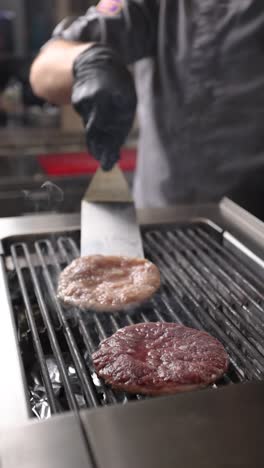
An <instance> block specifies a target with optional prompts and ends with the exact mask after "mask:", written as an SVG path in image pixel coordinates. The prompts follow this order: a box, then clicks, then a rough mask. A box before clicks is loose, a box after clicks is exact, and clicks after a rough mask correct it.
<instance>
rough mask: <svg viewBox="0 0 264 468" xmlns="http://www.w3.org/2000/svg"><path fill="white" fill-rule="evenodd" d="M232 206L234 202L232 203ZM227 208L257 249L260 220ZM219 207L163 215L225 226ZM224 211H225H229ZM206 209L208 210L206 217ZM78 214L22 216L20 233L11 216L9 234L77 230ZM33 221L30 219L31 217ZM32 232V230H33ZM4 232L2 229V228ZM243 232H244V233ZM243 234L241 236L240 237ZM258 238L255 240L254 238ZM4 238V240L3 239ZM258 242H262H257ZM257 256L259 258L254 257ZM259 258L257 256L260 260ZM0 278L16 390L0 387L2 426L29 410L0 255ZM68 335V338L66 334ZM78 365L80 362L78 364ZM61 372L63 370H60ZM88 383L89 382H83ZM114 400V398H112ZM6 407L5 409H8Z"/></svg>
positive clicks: (232, 230)
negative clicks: (248, 233) (23, 217)
mask: <svg viewBox="0 0 264 468" xmlns="http://www.w3.org/2000/svg"><path fill="white" fill-rule="evenodd" d="M232 205H233V204H232ZM231 207H232V208H233V210H231ZM220 208H221V210H222V212H223V205H222V207H220ZM227 208H228V210H229V211H230V214H231V219H232V218H233V219H234V213H235V214H236V219H235V221H236V226H235V227H232V223H230V220H229V225H230V228H229V236H230V235H232V234H234V235H236V234H237V225H238V227H239V229H240V226H239V219H241V225H243V223H245V218H246V220H247V222H248V226H250V227H251V228H252V227H253V232H251V236H250V239H251V241H252V244H254V243H255V242H256V240H257V241H258V242H257V247H258V248H260V244H261V243H262V242H263V245H264V235H263V233H264V229H263V225H262V224H261V223H259V222H258V221H256V220H255V219H254V218H253V217H251V216H250V215H248V214H246V217H245V213H244V211H243V210H242V211H241V210H240V208H238V209H237V210H236V207H235V206H231V205H230V204H229V203H227ZM221 210H219V207H218V206H215V207H214V210H213V207H210V209H208V208H203V209H201V210H199V209H198V210H197V209H195V210H194V212H193V215H191V212H192V210H190V211H189V210H185V215H184V209H183V211H182V212H181V210H179V216H177V209H175V210H173V213H169V215H168V214H167V215H166V216H165V218H166V217H167V222H169V218H170V222H171V223H175V222H177V218H178V220H180V221H184V220H185V221H186V222H188V221H190V220H191V221H192V220H194V219H206V222H207V223H208V224H210V223H216V224H218V225H220V226H221V229H222V226H224V227H225V228H226V225H227V224H228V223H226V219H227V214H226V213H225V216H223V218H221V216H220V215H219V212H220V211H221ZM228 210H227V211H228ZM206 212H208V216H206ZM51 219H52V220H53V221H54V224H53V227H52V230H51V229H50V228H49V225H48V224H47V221H48V220H51ZM77 219H78V218H77V217H75V218H72V217H67V219H66V218H58V217H57V216H55V217H51V218H50V217H46V216H43V217H41V222H40V223H38V222H37V221H38V219H36V218H34V220H33V221H34V222H35V225H34V229H30V226H29V224H28V221H29V220H26V219H24V220H23V222H22V223H21V228H22V229H21V231H22V232H19V224H20V223H19V220H18V219H16V220H15V219H14V220H13V223H12V226H11V232H10V235H11V236H12V237H13V236H16V235H17V236H19V235H21V234H22V235H24V234H28V235H29V234H33V235H34V233H35V234H36V233H43V234H44V233H49V232H50V231H52V232H61V233H62V234H63V232H64V231H74V230H76V229H78V222H77ZM150 219H151V221H152V223H151V222H149V223H147V224H148V225H151V224H153V225H155V224H159V223H160V215H159V217H158V218H157V217H156V218H155V217H153V216H152V215H150ZM31 221H32V219H31ZM142 221H144V220H142V219H141V223H142ZM250 230H251V231H252V229H249V231H250ZM32 231H33V233H32ZM4 232H5V230H4ZM244 235H245V232H244V231H243V236H244ZM243 236H242V237H243ZM6 237H9V236H8V235H7V236H5V238H6ZM256 238H257V239H256ZM2 240H4V239H2ZM233 240H235V241H237V237H230V238H229V242H230V245H232V242H233ZM259 241H261V242H259ZM245 253H246V254H247V255H248V257H249V258H250V256H252V255H253V256H254V254H253V253H252V252H251V250H249V249H246V251H245ZM257 258H259V257H257ZM259 260H260V259H259ZM260 263H261V260H260ZM0 273H1V274H0V279H1V280H2V281H3V287H2V292H1V293H2V294H3V295H4V296H3V299H2V300H3V302H2V305H3V310H2V316H3V323H4V326H2V327H1V328H2V334H4V335H5V337H6V340H3V341H2V340H1V341H0V364H1V356H3V355H4V354H2V353H6V348H5V344H6V341H7V339H8V340H9V344H10V347H11V348H12V352H13V356H14V360H13V363H11V364H10V365H12V366H14V367H13V369H14V368H16V372H15V374H16V375H17V383H16V385H15V388H16V389H17V392H16V394H15V395H14V394H13V393H12V392H10V388H9V385H7V386H5V385H4V386H3V387H2V388H1V398H0V400H1V402H4V407H3V408H2V406H1V403H0V414H1V419H2V421H1V425H3V426H5V425H6V424H7V425H10V424H12V423H16V424H17V423H18V422H24V421H25V420H26V419H27V418H28V415H29V409H28V402H27V401H26V398H25V395H26V391H25V376H24V371H23V368H22V366H21V361H20V357H19V351H18V344H17V338H16V330H15V327H14V322H13V320H11V319H12V315H13V314H12V312H11V306H10V302H9V301H10V299H9V292H8V289H7V285H6V279H5V272H4V265H3V257H2V264H1V270H0ZM69 338H71V337H69ZM75 357H76V359H77V361H78V359H79V356H75ZM79 364H80V363H79ZM62 371H63V369H62ZM86 384H87V385H88V384H89V382H88V383H86ZM114 401H115V400H114ZM7 409H8V411H7ZM72 409H77V408H75V404H74V402H72ZM2 414H3V415H4V416H3V418H2Z"/></svg>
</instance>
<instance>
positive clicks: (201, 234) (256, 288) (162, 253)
mask: <svg viewBox="0 0 264 468" xmlns="http://www.w3.org/2000/svg"><path fill="white" fill-rule="evenodd" d="M78 238H79V233H78V232H74V233H71V234H67V235H66V234H65V235H64V237H60V236H53V237H52V238H49V239H43V240H37V239H34V238H33V239H32V237H28V238H25V237H24V238H22V239H17V240H16V242H15V243H12V244H9V245H7V246H6V254H7V259H9V256H10V254H11V257H12V265H13V267H12V268H10V269H11V270H12V271H10V273H9V274H8V282H9V288H10V291H12V298H11V299H12V306H13V310H14V314H15V317H16V323H17V327H18V333H19V341H20V348H21V353H22V358H23V363H24V367H25V371H26V376H27V382H28V389H29V392H30V398H31V404H32V410H33V411H34V414H35V416H37V417H40V418H46V417H49V416H50V415H51V414H54V413H60V412H64V411H67V410H75V411H78V410H79V409H80V408H84V407H89V408H90V407H96V406H103V405H107V404H111V403H117V402H119V403H125V402H127V401H128V400H130V399H131V398H132V399H133V398H137V399H140V398H142V397H141V396H139V395H138V396H136V397H130V396H129V395H126V394H125V393H122V392H115V391H113V390H112V389H110V388H109V387H107V386H106V385H105V384H104V383H103V382H102V381H99V379H98V377H97V376H96V374H95V372H94V369H93V366H92V361H91V355H92V353H93V352H94V351H95V350H96V349H97V348H98V345H99V343H100V341H101V340H103V339H104V338H107V337H108V336H110V335H112V334H113V333H114V332H115V331H116V330H118V329H119V328H120V327H124V326H126V325H132V324H135V323H139V322H148V321H152V322H153V321H154V322H155V321H166V322H176V323H179V324H184V325H186V326H189V327H193V328H196V329H198V330H199V329H200V330H205V331H207V332H209V333H210V334H211V335H213V336H215V337H216V338H217V339H219V341H220V342H221V343H222V344H223V345H224V347H225V349H226V350H227V352H228V354H229V357H230V367H229V371H228V374H226V375H225V376H224V378H223V379H222V380H221V381H220V382H219V383H218V385H224V384H229V383H236V382H243V381H246V380H262V379H263V378H264V324H263V312H264V309H263V305H264V286H263V281H262V279H261V278H260V276H258V274H257V273H256V272H255V271H254V269H251V270H250V267H249V265H248V262H247V259H246V258H245V257H244V259H243V253H242V252H241V251H237V252H234V251H232V252H231V251H230V250H229V249H228V248H227V247H226V246H225V245H224V243H223V239H222V237H221V235H220V234H219V232H218V231H214V230H213V228H211V227H209V226H207V225H205V224H204V225H202V224H192V225H188V226H185V227H180V226H175V227H171V228H162V229H161V230H159V229H151V230H147V229H146V230H144V232H143V239H144V248H145V253H146V256H147V258H148V259H149V260H151V261H152V262H153V263H155V264H156V265H157V267H158V268H159V269H160V271H161V275H162V287H161V290H160V293H159V294H158V295H157V296H155V297H154V298H153V299H152V300H151V301H150V302H148V303H146V304H144V305H142V307H140V308H137V309H135V310H132V311H131V312H130V313H129V314H128V313H126V312H121V313H117V314H104V313H102V314H101V315H100V316H98V314H93V313H82V312H81V311H80V310H78V309H69V310H68V309H67V310H66V309H64V308H63V306H62V305H61V304H60V302H59V301H58V299H57V296H56V290H57V280H58V277H59V274H60V272H61V271H62V270H63V269H64V268H65V267H66V266H67V265H68V264H69V263H71V262H72V260H74V259H75V258H77V257H78V256H79V248H78ZM9 266H10V259H9ZM256 271H257V269H256Z"/></svg>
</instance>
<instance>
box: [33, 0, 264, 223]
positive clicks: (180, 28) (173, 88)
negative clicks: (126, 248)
mask: <svg viewBox="0 0 264 468" xmlns="http://www.w3.org/2000/svg"><path fill="white" fill-rule="evenodd" d="M128 70H130V71H128ZM131 70H132V71H133V79H132V74H131ZM31 83H32V86H33V89H34V91H35V92H36V94H37V95H39V96H42V97H44V98H46V99H47V100H48V101H51V102H53V103H55V104H66V103H70V102H72V103H73V105H74V107H75V109H76V110H77V112H78V113H79V114H80V115H81V117H82V119H83V122H84V125H85V131H86V137H87V144H88V147H89V149H90V151H91V152H92V154H93V155H94V156H95V157H96V158H97V159H98V160H99V161H100V162H101V165H102V167H103V168H104V169H105V170H108V169H110V168H111V167H112V166H113V164H114V163H115V162H116V161H117V160H118V158H119V153H120V147H121V145H122V144H123V142H124V141H125V138H126V136H127V134H128V132H129V129H130V127H131V124H132V121H133V118H134V113H135V109H136V95H137V101H138V119H139V124H140V140H139V155H138V166H137V173H136V178H135V187H134V194H135V199H136V202H137V205H138V206H140V207H141V206H144V207H146V206H164V205H170V204H175V203H180V202H185V203H186V202H194V203H199V202H210V201H217V200H219V199H221V198H222V197H223V196H224V195H230V196H232V195H233V198H234V199H235V200H236V201H237V202H241V203H242V204H244V205H247V206H246V208H248V209H252V210H253V211H254V210H255V214H258V213H256V211H257V210H258V209H259V208H260V209H261V210H262V207H258V206H257V205H262V202H261V197H263V192H264V188H263V185H264V184H263V183H262V180H263V178H262V174H263V173H264V131H263V130H264V3H263V0H101V1H100V2H99V4H98V5H97V6H96V7H91V8H89V9H88V11H87V12H86V14H85V15H84V16H80V17H78V18H75V19H66V20H64V21H63V22H62V23H61V24H60V25H59V26H58V27H57V28H56V30H55V31H54V34H53V38H52V39H51V40H50V41H49V42H48V43H47V44H46V45H45V46H44V48H43V49H42V50H41V52H40V54H39V56H38V57H37V59H36V60H35V62H34V64H33V66H32V70H31ZM134 83H135V87H136V92H135V87H134ZM260 215H261V213H260Z"/></svg>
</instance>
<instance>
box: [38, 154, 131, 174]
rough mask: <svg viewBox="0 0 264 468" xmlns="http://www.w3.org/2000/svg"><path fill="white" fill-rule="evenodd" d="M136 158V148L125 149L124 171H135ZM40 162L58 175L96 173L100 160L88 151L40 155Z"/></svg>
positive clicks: (123, 157) (50, 171)
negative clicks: (96, 159)
mask: <svg viewBox="0 0 264 468" xmlns="http://www.w3.org/2000/svg"><path fill="white" fill-rule="evenodd" d="M136 159H137V151H136V149H124V150H123V151H122V152H121V158H120V162H119V165H120V167H121V169H122V170H123V171H124V172H134V171H135V169H136ZM38 162H39V164H40V166H41V168H42V170H43V171H44V172H45V174H47V175H49V176H57V177H60V176H61V177H63V176H70V175H81V174H94V172H95V171H96V169H97V168H98V167H99V164H98V162H97V161H95V159H94V158H93V157H92V156H91V155H90V154H88V153H68V154H48V155H39V156H38Z"/></svg>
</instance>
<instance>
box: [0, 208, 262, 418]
mask: <svg viewBox="0 0 264 468" xmlns="http://www.w3.org/2000/svg"><path fill="white" fill-rule="evenodd" d="M139 218H140V221H141V224H144V226H145V227H146V233H145V236H146V239H147V243H146V253H147V255H148V256H150V257H151V259H152V260H153V261H158V262H162V263H163V265H162V269H163V275H164V277H167V281H168V282H169V284H170V286H171V288H172V290H173V294H174V295H175V297H176V302H177V304H176V302H175V304H176V305H177V308H176V310H179V305H180V308H181V310H182V311H184V314H185V317H184V322H185V323H186V318H187V317H188V314H189V315H190V312H189V310H188V307H189V305H188V304H187V303H186V298H187V297H188V296H189V297H190V298H191V301H192V307H196V309H195V310H196V311H198V314H197V317H198V319H196V322H195V318H194V315H193V314H191V317H190V323H189V325H192V326H195V327H198V328H199V327H200V328H201V327H202V328H203V327H204V324H205V322H204V317H205V316H206V327H207V329H208V321H209V323H211V326H212V330H209V331H211V332H213V333H214V334H216V335H217V336H218V337H219V338H220V339H222V341H223V336H222V331H221V325H220V326H219V324H221V320H223V319H224V320H227V316H228V315H230V314H231V315H230V316H231V317H232V321H235V322H234V323H236V327H235V328H236V330H235V332H236V334H237V333H238V334H239V333H241V346H242V347H241V349H236V350H235V354H234V355H235V356H236V360H237V361H236V362H235V361H234V362H232V367H233V372H231V374H230V375H228V376H225V379H224V381H223V383H228V382H230V381H232V380H234V381H240V380H244V379H245V378H246V379H254V380H261V379H262V377H263V372H264V361H262V357H263V350H262V343H261V338H262V336H263V323H262V322H261V312H262V301H263V296H262V292H261V284H260V282H261V277H263V276H261V275H263V271H264V270H263V267H264V262H263V260H262V258H261V256H260V253H261V252H262V255H263V246H264V229H263V225H262V223H260V222H259V221H258V220H256V219H255V218H253V217H252V216H250V215H249V214H248V213H245V212H244V210H242V209H240V208H239V207H237V206H236V205H234V204H233V203H232V202H230V201H229V200H224V201H223V202H222V203H221V204H220V205H219V206H212V205H210V206H203V207H196V208H186V207H178V208H171V209H169V210H166V211H164V210H156V211H155V210H154V211H153V210H152V211H147V212H140V213H139ZM0 221H1V220H0ZM194 222H195V223H200V222H202V223H205V224H206V225H208V226H211V228H212V229H214V230H215V232H218V233H219V236H221V238H222V239H223V240H224V242H225V247H224V248H223V247H222V246H221V244H219V243H218V242H217V241H216V240H215V239H214V238H212V237H210V236H209V238H208V233H207V232H206V231H204V230H203V229H201V228H200V227H199V226H198V227H197V229H198V231H197V233H196V234H195V239H194V237H193V236H194V233H193V231H192V230H189V232H187V231H186V232H187V235H184V236H183V237H182V233H183V231H182V230H180V231H175V232H174V231H173V229H172V230H171V229H170V231H168V235H167V237H166V236H165V235H164V236H162V237H161V238H159V236H160V234H159V231H156V230H155V226H156V225H159V226H160V224H163V223H166V224H167V223H168V224H171V225H173V224H175V223H176V224H179V223H180V224H182V223H183V224H184V223H187V225H190V223H194ZM150 228H151V229H150ZM78 230H79V217H78V216H77V215H73V216H56V215H51V216H40V217H33V218H30V217H28V218H21V219H19V220H18V219H15V218H13V219H7V220H2V221H1V223H0V232H1V237H2V246H1V247H2V250H1V264H0V267H1V268H0V285H1V300H2V306H3V307H2V327H1V330H0V366H1V368H2V369H4V370H5V371H6V375H10V378H11V379H12V380H14V375H15V379H16V382H15V383H14V385H10V383H9V381H8V378H7V383H6V385H5V383H4V385H2V387H1V390H0V393H1V395H0V414H1V426H3V427H5V425H12V423H15V424H17V423H23V422H24V421H26V420H27V419H28V417H29V414H30V409H29V404H28V401H27V398H26V395H27V391H26V388H27V386H26V381H25V374H24V370H23V366H22V363H21V358H20V353H19V347H18V341H17V336H16V327H15V323H14V317H13V313H12V306H11V303H10V296H9V290H8V284H7V277H6V262H5V260H6V255H7V252H6V249H7V247H6V246H7V245H10V246H11V252H10V254H11V256H12V261H13V263H14V266H15V268H16V271H17V274H18V279H19V284H20V287H21V291H22V294H23V297H24V301H25V306H26V311H27V320H28V323H29V325H30V329H31V333H32V336H33V338H34V345H35V352H36V354H37V356H38V360H39V363H40V367H41V372H42V375H43V378H44V379H45V387H46V390H47V394H48V397H49V403H50V406H51V411H52V412H53V413H56V412H58V411H59V409H58V407H57V402H56V399H55V398H54V395H53V389H52V385H51V382H50V379H49V375H48V370H47V367H46V361H45V355H44V352H43V349H42V346H41V338H40V337H39V330H38V327H37V326H36V323H35V319H34V313H33V311H32V304H31V303H30V300H29V298H28V293H27V290H26V289H27V284H26V282H25V279H24V277H23V274H24V271H25V269H24V266H25V263H26V264H27V265H28V268H29V271H30V275H31V280H32V286H33V287H34V290H35V294H36V299H37V301H38V304H39V307H40V310H41V313H42V317H43V322H44V325H45V328H46V330H47V332H48V334H49V339H50V342H51V348H52V351H53V353H54V354H55V355H56V356H57V360H58V366H59V370H60V375H61V378H62V380H63V385H64V388H65V392H66V395H67V400H68V406H69V409H71V410H75V411H78V410H79V406H78V404H77V402H76V401H75V398H74V395H73V392H72V390H71V387H70V382H69V379H68V376H67V369H66V366H65V362H64V359H63V353H62V351H61V350H60V343H59V342H58V338H57V336H56V326H54V317H51V316H50V311H49V308H48V305H47V304H46V301H45V298H44V297H43V291H42V287H43V284H40V282H39V277H38V275H37V274H36V270H35V268H36V266H35V265H34V262H33V263H32V256H31V255H30V252H29V251H28V246H27V242H26V241H28V239H29V238H31V239H34V245H35V249H36V257H37V264H38V268H41V270H42V273H43V281H44V283H45V288H46V290H47V292H48V294H49V295H50V296H51V297H52V300H53V305H54V308H55V310H56V314H57V321H58V326H59V327H61V328H62V330H63V334H64V338H65V342H66V343H67V346H68V347H69V349H70V350H71V356H72V359H73V364H74V366H75V368H76V369H77V371H78V375H79V378H80V381H81V386H82V389H83V395H84V398H85V401H86V405H87V406H88V407H93V406H98V405H99V404H105V403H107V404H108V403H115V402H117V401H127V400H128V399H130V398H131V397H129V396H127V395H118V396H117V395H116V394H115V393H114V392H112V391H111V390H109V389H105V388H104V387H103V386H102V387H101V388H100V392H102V393H103V394H104V395H105V400H100V401H99V400H98V392H97V390H98V389H96V387H95V386H94V383H93V380H92V377H91V376H92V369H91V372H90V373H89V372H87V367H86V366H87V362H85V361H84V358H83V355H82V353H81V352H80V350H79V348H78V346H77V345H76V342H75V340H76V338H75V334H74V333H73V329H74V326H76V324H72V325H73V328H72V326H69V323H68V319H69V318H68V317H67V316H65V312H64V309H63V308H62V306H61V305H60V303H59V302H58V301H57V299H56V295H55V286H54V282H53V281H52V277H51V275H50V273H49V268H50V265H51V264H50V261H49V259H50V258H53V264H52V268H53V269H55V270H57V273H58V272H59V270H60V269H61V268H62V263H61V261H60V259H62V258H64V262H65V263H67V262H69V261H70V260H71V259H72V257H74V256H76V255H77V254H78V251H77V250H76V244H75V243H73V241H72V240H71V238H69V237H68V238H67V233H74V232H76V231H78ZM187 230H188V228H187ZM164 232H166V231H164ZM47 234H48V235H51V234H54V235H55V234H56V235H57V234H58V237H60V234H61V236H63V237H60V238H59V240H58V243H57V246H58V252H57V254H59V255H57V256H54V252H53V249H54V244H53V245H52V243H51V242H49V241H47V240H44V241H42V240H41V238H42V239H43V238H45V236H47ZM24 236H25V238H24V240H25V241H24V240H23V237H24ZM168 236H169V237H168ZM37 239H39V240H37ZM161 240H162V242H163V243H165V245H167V247H168V250H167V253H166V251H165V252H164V250H163V251H162V255H163V258H162V260H161V258H157V253H158V252H159V249H160V247H159V245H160V244H159V242H160V241H161ZM194 243H195V249H196V251H198V252H200V257H199V258H198V259H197V258H196V257H194V256H193V255H192V254H191V253H190V263H188V249H190V252H191V251H192V249H193V248H194ZM245 245H246V247H245ZM171 246H174V247H176V248H177V249H176V250H174V252H170V250H169V249H171ZM183 248H184V249H185V254H182V253H181V250H182V249H183ZM206 249H207V251H208V252H209V254H210V255H206V254H205V253H204V252H205V250H206ZM223 249H224V250H223ZM252 249H253V250H252ZM175 251H177V254H175ZM233 251H235V252H236V254H234V252H233ZM238 251H239V252H241V255H243V258H244V260H245V259H246V260H247V263H248V264H250V265H251V266H252V268H253V270H252V268H251V269H248V270H247V267H246V265H247V263H246V264H245V263H244V266H243V269H244V272H243V271H242V272H241V270H238V271H236V277H235V278H234V277H233V276H232V275H233V274H234V270H232V268H231V267H230V263H229V262H230V261H231V260H232V261H233V262H238V258H237V252H238ZM21 252H22V253H23V259H24V262H25V263H24V265H23V264H22V266H21ZM43 252H44V253H43ZM168 252H170V253H169V254H168ZM173 255H176V257H175V258H173ZM175 261H176V262H177V265H178V273H177V274H178V275H179V276H178V278H177V276H176V277H175V278H177V279H178V283H177V285H175V278H174V279H173V278H171V276H170V275H168V269H169V265H170V263H171V262H175ZM213 261H217V262H218V266H219V268H218V270H217V273H215V275H216V276H215V277H214V275H212V276H209V278H208V271H209V272H210V262H213ZM240 266H241V265H240ZM230 268H231V270H230ZM249 270H250V271H252V272H251V273H250V271H249ZM190 275H191V277H192V281H194V283H195V284H196V288H193V289H192V288H191V287H190V282H189V279H188V278H189V276H190ZM219 277H220V279H221V281H220V283H221V282H222V285H221V287H220V288H219V287H218V288H217V284H219ZM232 280H233V281H232ZM231 281H232V283H231ZM228 283H230V284H231V286H229V288H228V287H227V286H226V285H227V284H228ZM179 284H180V287H179ZM175 286H176V288H175ZM210 288H213V289H214V294H213V295H212V294H211V292H210ZM198 292H199V293H198ZM164 294H165V296H164V297H166V291H165V293H164ZM197 294H198V296H199V297H198V296H197ZM158 301H159V299H158V297H157V298H156V299H154V302H153V306H154V313H155V316H156V317H154V319H156V320H164V319H166V320H167V319H168V317H169V316H170V319H171V320H175V318H176V320H177V321H178V322H179V321H181V316H180V315H179V313H178V314H176V317H175V310H172V307H171V304H170V303H169V302H168V303H167V305H166V301H165V302H164V300H163V307H164V306H165V307H166V308H167V312H166V314H165V316H166V317H164V314H163V313H161V312H160V310H161V309H160V304H159V303H158ZM201 301H202V302H201ZM217 301H218V302H219V301H220V302H221V304H222V306H223V310H222V311H221V313H220V312H219V310H218V308H217V305H218V304H217ZM232 301H233V302H232ZM234 301H235V304H236V306H237V305H239V306H240V307H242V308H243V311H244V312H245V314H244V315H243V316H242V315H241V316H239V315H238V311H237V309H236V307H234ZM201 303H204V304H207V309H206V310H203V307H201ZM208 306H209V312H210V314H211V315H210V314H208ZM252 313H254V317H255V319H256V322H255V323H256V324H257V325H258V326H253V325H252V324H251V323H250V318H251V316H252ZM173 314H174V316H173ZM214 314H217V321H215V317H214ZM131 317H132V316H131V315H125V316H124V322H123V323H122V325H126V324H129V323H133V319H132V318H131ZM76 319H77V322H78V326H79V327H80V330H81V334H82V339H83V342H84V345H85V347H86V349H87V351H88V354H90V353H91V351H93V349H94V347H95V345H94V343H93V341H92V339H91V336H90V334H89V329H88V328H87V323H85V321H84V319H83V316H82V314H81V313H80V312H78V311H77V316H76ZM140 319H141V320H148V319H149V315H148V311H146V312H145V313H144V312H143V313H142V314H141V318H140ZM93 320H94V322H95V323H96V325H97V330H98V337H99V338H100V339H102V338H104V337H105V336H106V332H105V329H104V326H102V323H101V318H100V317H99V318H98V317H97V316H95V317H94V318H93ZM109 320H111V326H112V331H115V329H117V328H119V326H120V323H119V322H118V320H119V319H117V318H116V317H115V316H111V317H109ZM137 320H138V318H136V321H137ZM216 323H218V325H217V326H216ZM230 325H231V330H232V327H234V324H232V323H231V324H230ZM243 327H244V328H243ZM245 327H246V330H247V329H248V328H249V329H250V335H249V340H248V342H245V343H244V344H243V340H242V338H243V333H244V331H245ZM224 341H225V340H224ZM224 341H223V342H224ZM7 343H8V346H9V354H10V359H9V364H8V369H7V365H6V359H5V356H6V352H7ZM230 343H232V341H231V340H230V341H229V343H227V345H228V346H232V345H231V344H230ZM224 344H225V345H226V343H225V342H224ZM231 354H232V353H231ZM245 356H246V357H245ZM249 357H250V359H251V361H249V360H248V358H249ZM238 362H242V363H243V365H242V366H241V365H240V364H238ZM249 362H250V364H249ZM242 368H243V369H244V372H246V376H245V375H244V374H243V371H242V370H241V369H242ZM132 399H133V398H132ZM138 399H141V397H140V396H138Z"/></svg>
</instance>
